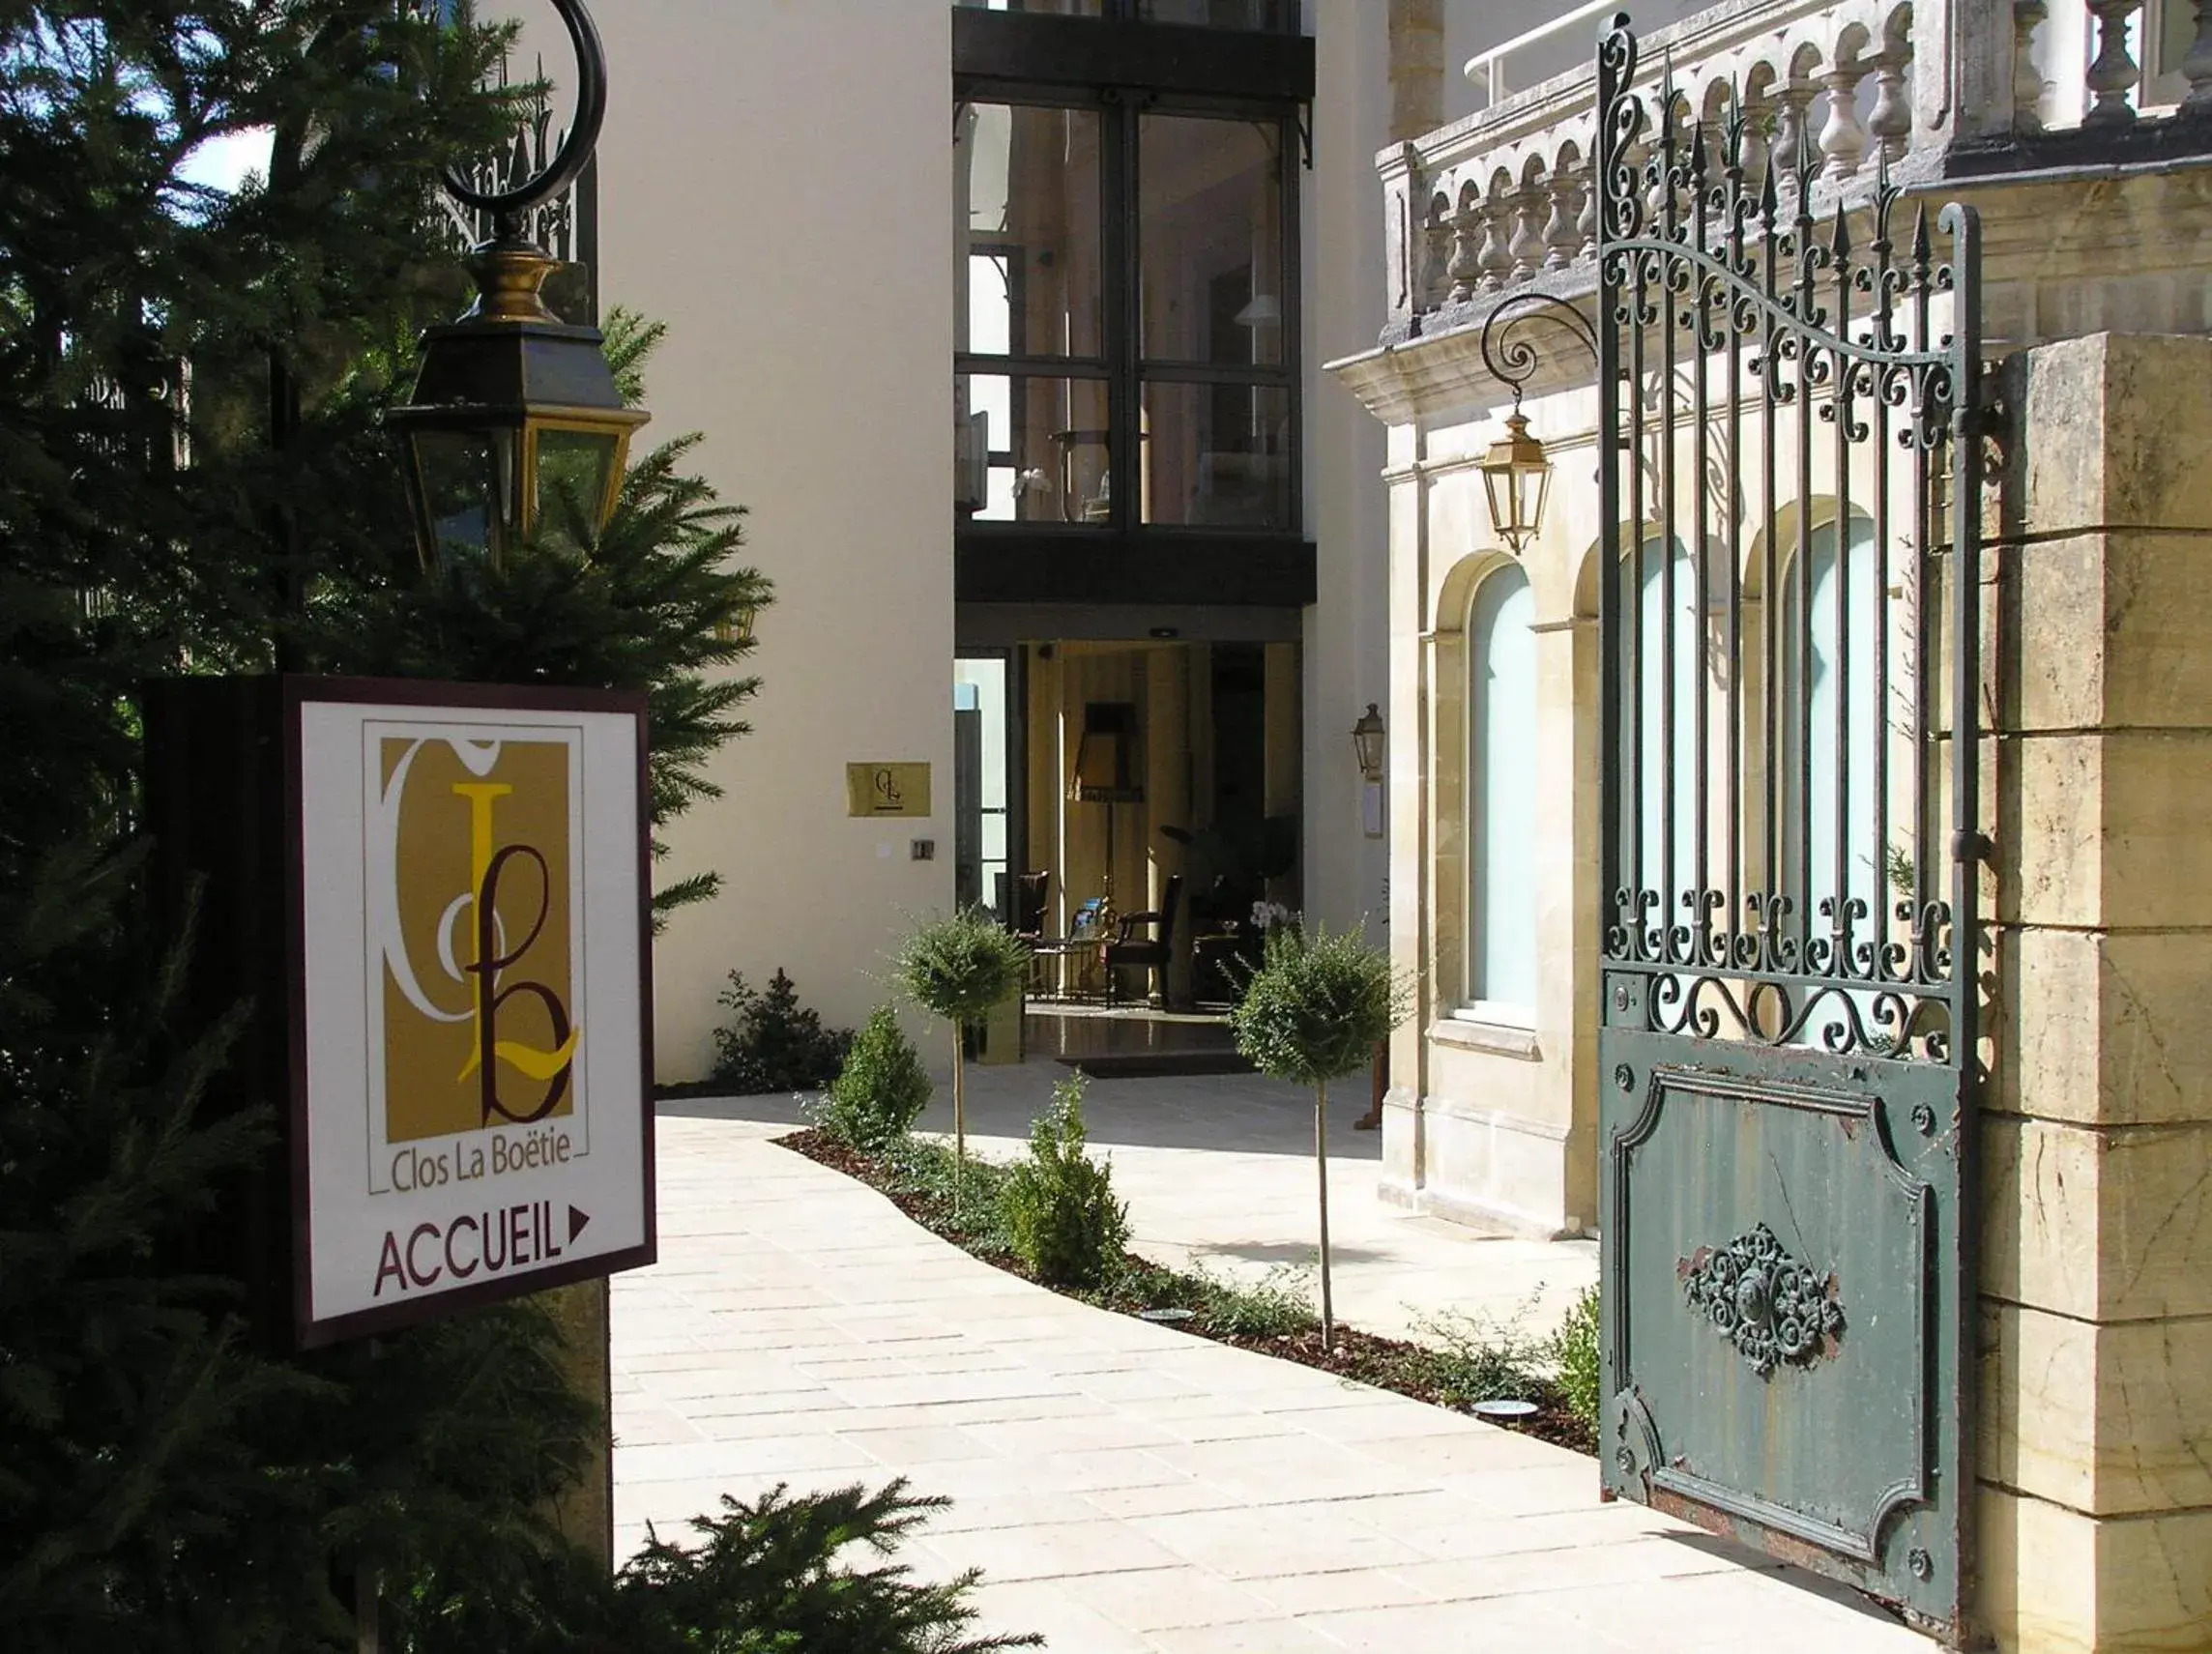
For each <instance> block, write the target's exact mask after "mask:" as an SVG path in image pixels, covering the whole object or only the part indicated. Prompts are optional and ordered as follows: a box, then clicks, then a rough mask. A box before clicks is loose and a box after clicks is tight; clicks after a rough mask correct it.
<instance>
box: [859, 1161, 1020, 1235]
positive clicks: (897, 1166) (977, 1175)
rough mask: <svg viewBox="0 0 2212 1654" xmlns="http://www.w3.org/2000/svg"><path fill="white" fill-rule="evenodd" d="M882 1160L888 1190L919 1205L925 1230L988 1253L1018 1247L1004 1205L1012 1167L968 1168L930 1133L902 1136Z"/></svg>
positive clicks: (974, 1164)
mask: <svg viewBox="0 0 2212 1654" xmlns="http://www.w3.org/2000/svg"><path fill="white" fill-rule="evenodd" d="M882 1163H883V1165H884V1167H885V1169H886V1170H887V1171H888V1173H889V1174H890V1181H889V1184H888V1190H887V1192H888V1193H889V1194H890V1195H892V1196H893V1197H894V1198H898V1199H902V1200H907V1201H912V1202H914V1203H915V1204H917V1206H919V1207H920V1210H919V1212H918V1213H917V1214H916V1215H917V1218H918V1220H919V1221H920V1223H921V1224H922V1225H923V1227H924V1228H927V1229H933V1230H935V1231H936V1232H937V1233H940V1234H943V1235H945V1236H946V1238H947V1239H950V1240H952V1241H954V1242H955V1243H957V1244H959V1245H961V1246H965V1247H967V1248H968V1249H969V1250H971V1251H973V1252H978V1253H981V1254H983V1255H985V1256H987V1257H988V1256H995V1255H1004V1254H1005V1253H1009V1252H1011V1251H1013V1249H1014V1248H1013V1241H1012V1239H1011V1238H1010V1237H1009V1236H1008V1234H1007V1233H1006V1225H1005V1216H1004V1210H1003V1207H1002V1203H1003V1198H1004V1191H1005V1186H1006V1178H1007V1177H1008V1175H1010V1170H1009V1168H1007V1167H1004V1166H1002V1165H1000V1164H999V1163H998V1162H997V1161H995V1160H970V1161H968V1162H967V1163H966V1165H965V1167H963V1166H962V1164H961V1162H960V1161H959V1160H958V1158H957V1157H956V1156H955V1155H954V1154H953V1151H952V1149H951V1148H950V1147H949V1146H947V1145H946V1144H943V1143H940V1142H938V1141H936V1140H935V1139H934V1138H926V1137H902V1138H899V1139H897V1140H896V1141H895V1142H893V1143H891V1144H890V1145H888V1146H887V1147H886V1148H885V1149H884V1150H883V1162H882ZM956 1187H957V1188H958V1189H959V1192H960V1195H961V1197H962V1198H961V1199H960V1200H958V1201H955V1199H954V1191H955V1188H956Z"/></svg>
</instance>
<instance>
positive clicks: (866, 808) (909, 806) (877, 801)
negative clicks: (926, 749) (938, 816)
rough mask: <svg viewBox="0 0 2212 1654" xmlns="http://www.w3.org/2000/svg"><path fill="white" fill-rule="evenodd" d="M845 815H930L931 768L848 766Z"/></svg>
mask: <svg viewBox="0 0 2212 1654" xmlns="http://www.w3.org/2000/svg"><path fill="white" fill-rule="evenodd" d="M845 813H846V814H847V815H848V816H926V815H928V814H929V766H928V765H926V764H848V765H846V766H845Z"/></svg>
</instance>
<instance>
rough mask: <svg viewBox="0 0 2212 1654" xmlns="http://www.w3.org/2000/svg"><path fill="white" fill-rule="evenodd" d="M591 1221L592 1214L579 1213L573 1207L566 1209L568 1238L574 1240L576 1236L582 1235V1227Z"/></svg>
mask: <svg viewBox="0 0 2212 1654" xmlns="http://www.w3.org/2000/svg"><path fill="white" fill-rule="evenodd" d="M591 1221H592V1214H591V1213H590V1212H580V1211H578V1210H577V1209H576V1208H575V1207H574V1206H570V1207H569V1208H568V1238H569V1239H570V1240H574V1239H575V1238H576V1236H578V1235H579V1234H582V1233H584V1225H586V1224H588V1223H590V1222H591Z"/></svg>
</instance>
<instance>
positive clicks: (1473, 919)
mask: <svg viewBox="0 0 2212 1654" xmlns="http://www.w3.org/2000/svg"><path fill="white" fill-rule="evenodd" d="M1535 614H1536V608H1535V597H1534V595H1532V594H1531V593H1530V591H1529V589H1528V575H1527V574H1525V573H1524V572H1522V569H1521V566H1520V565H1519V564H1517V563H1508V564H1502V565H1500V566H1499V567H1498V568H1497V569H1496V570H1495V571H1494V572H1492V573H1491V574H1490V575H1488V576H1487V577H1486V578H1485V579H1484V580H1483V581H1482V583H1481V584H1480V585H1479V586H1477V587H1476V588H1475V591H1474V600H1473V602H1472V604H1471V605H1470V608H1469V611H1468V621H1467V659H1468V697H1467V704H1468V712H1467V727H1468V738H1469V743H1470V748H1471V750H1470V752H1469V754H1468V766H1467V775H1468V809H1467V816H1468V820H1467V857H1468V900H1467V908H1468V914H1467V938H1468V946H1467V978H1468V979H1467V997H1468V999H1469V1000H1470V1001H1472V1002H1473V1003H1474V1004H1475V1005H1476V1006H1477V1007H1479V1008H1480V1010H1481V1011H1482V1013H1483V1014H1484V1015H1486V1016H1494V1017H1495V1016H1505V1017H1510V1018H1512V1019H1513V1020H1516V1021H1523V1020H1531V1019H1532V1017H1533V1014H1534V1010H1535V1004H1536V849H1535V844H1536V784H1537V783H1536V637H1535V633H1534V632H1532V631H1530V630H1529V624H1530V623H1531V622H1532V621H1534V619H1535Z"/></svg>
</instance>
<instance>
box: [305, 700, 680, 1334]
mask: <svg viewBox="0 0 2212 1654" xmlns="http://www.w3.org/2000/svg"><path fill="white" fill-rule="evenodd" d="M288 689H289V691H290V693H289V698H288V702H289V704H288V712H289V716H288V729H287V741H288V745H289V749H290V750H289V757H290V760H291V766H290V768H291V771H292V785H293V788H294V796H293V807H294V819H295V821H296V822H297V826H298V836H297V839H296V855H297V857H298V859H297V864H296V872H297V876H298V892H299V908H298V913H297V920H296V946H297V949H298V956H299V957H298V966H299V977H300V981H301V986H302V992H301V993H300V995H299V997H298V1001H297V1004H296V1008H295V1017H294V1029H293V1047H294V1052H293V1058H294V1060H293V1067H294V1088H295V1092H296V1096H295V1117H294V1147H293V1160H294V1168H295V1174H296V1175H295V1186H294V1193H293V1202H294V1211H295V1216H296V1219H297V1222H298V1226H299V1232H300V1233H299V1238H300V1243H301V1244H300V1245H299V1246H298V1248H297V1249H296V1255H297V1257H298V1259H299V1263H298V1279H297V1283H296V1298H297V1306H296V1307H297V1320H298V1323H299V1328H300V1333H301V1337H302V1340H303V1342H305V1343H307V1344H324V1343H330V1342H332V1341H334V1340H336V1339H340V1338H347V1337H352V1336H356V1335H358V1334H361V1333H365V1332H373V1331H377V1330H380V1329H383V1328H386V1327H391V1326H395V1325H399V1324H403V1323H405V1322H407V1321H412V1320H423V1319H426V1318H428V1317H430V1316H434V1315H439V1314H444V1313H447V1312H449V1311H451V1310H453V1309H456V1308H459V1307H462V1306H463V1305H464V1304H466V1303H470V1302H477V1301H481V1300H485V1299H489V1298H496V1297H505V1296H511V1295H513V1294H516V1293H519V1292H526V1291H539V1290H541V1289H543V1288H545V1287H549V1286H555V1285H559V1284H561V1283H563V1282H566V1281H573V1280H578V1279H581V1278H584V1277H587V1276H592V1275H604V1274H609V1273H611V1272H613V1271H614V1270H617V1269H623V1268H628V1267H631V1266H634V1265H636V1264H640V1263H647V1262H652V1261H653V1255H654V1231H653V1188H652V1176H653V1160H652V1119H653V1116H652V1102H651V1091H650V1085H651V1068H652V1063H651V1052H650V1042H649V1034H648V1030H649V1026H650V1022H651V1004H650V987H649V983H648V977H647V969H648V962H649V953H648V945H649V943H648V935H649V929H650V925H649V921H648V899H649V885H648V883H647V876H646V855H645V849H646V842H647V841H646V816H645V803H646V796H645V788H644V755H645V716H644V698H643V697H642V696H637V695H621V694H613V693H600V694H594V693H589V692H582V691H578V692H567V693H565V692H561V691H544V690H533V689H516V688H504V687H502V688H485V687H479V686H469V685H455V684H425V683H401V682H327V681H326V682H315V681H312V680H293V681H291V682H290V683H289V684H288Z"/></svg>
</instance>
